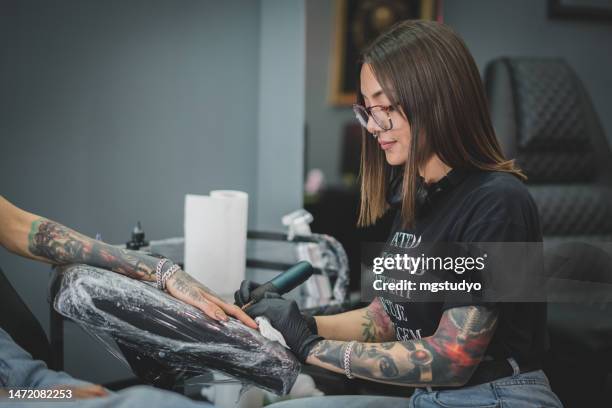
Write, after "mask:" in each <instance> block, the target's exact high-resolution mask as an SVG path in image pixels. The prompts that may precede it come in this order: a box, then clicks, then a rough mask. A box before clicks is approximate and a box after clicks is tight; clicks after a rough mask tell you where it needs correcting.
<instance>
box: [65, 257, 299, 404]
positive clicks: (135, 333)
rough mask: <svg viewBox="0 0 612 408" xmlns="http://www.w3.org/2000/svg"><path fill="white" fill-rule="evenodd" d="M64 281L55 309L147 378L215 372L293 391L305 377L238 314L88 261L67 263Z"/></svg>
mask: <svg viewBox="0 0 612 408" xmlns="http://www.w3.org/2000/svg"><path fill="white" fill-rule="evenodd" d="M58 279H61V282H60V283H59V289H58V292H57V295H56V296H55V299H54V307H55V309H56V310H57V311H58V312H59V313H60V314H62V315H64V316H66V317H68V318H70V319H71V320H73V321H75V322H77V323H78V324H79V325H81V326H82V327H83V328H84V329H85V330H86V331H88V332H89V333H90V334H92V335H93V336H94V337H96V338H98V339H100V340H101V341H102V343H103V344H104V345H105V346H106V347H107V348H108V350H109V351H110V352H111V353H112V354H113V355H115V356H116V357H117V358H119V359H120V360H121V361H123V362H124V363H126V364H128V365H129V366H130V367H131V368H132V370H133V371H134V373H135V374H136V375H137V376H138V377H140V378H142V379H143V380H145V381H147V382H152V383H155V382H158V381H161V380H163V379H164V378H166V381H167V379H171V380H172V379H176V378H181V379H186V378H191V377H195V376H199V375H202V374H207V373H208V370H209V369H212V370H217V371H220V372H222V373H224V374H226V375H228V376H230V377H233V378H236V379H238V380H240V381H241V382H243V383H245V384H252V385H255V386H257V387H261V388H264V389H266V390H269V391H271V392H274V393H276V394H280V395H285V394H287V393H288V392H289V390H290V389H291V387H292V385H293V383H294V382H295V380H296V378H297V376H298V374H299V370H300V364H299V362H298V361H297V360H296V359H295V357H294V356H293V355H292V354H291V353H290V352H289V351H288V350H287V349H285V348H284V347H283V346H281V345H280V344H278V343H276V342H273V341H270V340H267V339H266V338H264V337H263V336H262V335H261V334H260V333H259V332H258V331H256V330H253V329H250V328H249V327H247V326H245V325H244V324H242V323H240V322H239V321H237V320H235V319H232V318H230V320H229V321H228V322H226V323H221V322H217V321H215V320H213V319H210V318H208V317H207V316H206V315H204V314H203V313H202V312H200V311H199V310H198V309H196V308H194V307H192V306H189V305H187V304H185V303H183V302H180V301H178V300H176V299H174V298H173V297H171V296H169V295H167V294H166V293H164V292H161V291H159V290H157V289H156V288H155V287H153V286H152V285H149V284H147V283H144V282H140V281H137V280H134V279H130V278H127V277H125V276H122V275H119V274H116V273H113V272H109V271H105V270H102V269H97V268H93V267H89V266H85V265H72V266H68V267H64V268H61V269H60V270H58ZM171 380H170V381H171Z"/></svg>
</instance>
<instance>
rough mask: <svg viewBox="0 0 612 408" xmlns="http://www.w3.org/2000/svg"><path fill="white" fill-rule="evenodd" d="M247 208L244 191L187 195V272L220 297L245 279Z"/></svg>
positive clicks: (229, 292)
mask: <svg viewBox="0 0 612 408" xmlns="http://www.w3.org/2000/svg"><path fill="white" fill-rule="evenodd" d="M248 207H249V196H248V194H247V193H244V192H242V191H232V190H215V191H211V192H210V195H209V196H204V195H194V194H187V195H186V196H185V271H186V272H187V273H188V274H190V275H191V276H193V277H194V278H195V279H197V280H199V281H200V282H201V283H202V284H204V285H206V286H208V287H209V288H210V289H211V290H213V291H214V292H216V293H217V294H218V295H220V296H224V297H226V296H230V295H231V294H233V293H234V291H236V290H237V289H238V288H239V287H240V282H242V280H243V279H244V276H245V275H244V274H245V268H246V239H247V238H246V236H247V213H248Z"/></svg>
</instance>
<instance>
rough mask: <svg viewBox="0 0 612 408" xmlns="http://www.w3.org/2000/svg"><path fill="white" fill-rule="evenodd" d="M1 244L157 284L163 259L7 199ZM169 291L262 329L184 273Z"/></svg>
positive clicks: (0, 202)
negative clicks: (157, 269) (83, 231)
mask: <svg viewBox="0 0 612 408" xmlns="http://www.w3.org/2000/svg"><path fill="white" fill-rule="evenodd" d="M0 245H2V246H3V247H5V248H6V249H8V250H9V251H11V252H14V253H16V254H18V255H21V256H24V257H27V258H31V259H36V260H39V261H43V262H47V263H51V264H55V265H65V264H72V263H83V264H87V265H91V266H95V267H98V268H103V269H108V270H111V271H113V272H117V273H120V274H123V275H126V276H129V277H131V278H134V279H139V280H146V281H154V280H155V266H156V265H157V262H158V261H159V259H157V258H155V257H152V256H149V255H146V254H144V253H141V252H137V251H129V250H126V249H122V248H118V247H115V246H112V245H109V244H106V243H104V242H102V241H97V240H95V239H92V238H89V237H87V236H85V235H83V234H80V233H78V232H76V231H74V230H72V229H70V228H68V227H65V226H64V225H62V224H59V223H57V222H55V221H51V220H48V219H46V218H42V217H40V216H38V215H35V214H31V213H28V212H26V211H23V210H21V209H20V208H18V207H16V206H14V205H12V204H11V203H9V202H8V201H7V200H6V199H4V198H3V197H2V196H0ZM166 289H167V290H168V292H169V293H170V294H171V295H172V296H174V297H175V298H177V299H180V300H182V301H183V302H185V303H188V304H190V305H192V306H195V307H197V308H198V309H200V310H202V311H203V312H204V313H205V314H207V315H208V316H210V317H211V318H213V319H216V320H227V315H226V313H227V314H229V315H232V316H234V317H236V318H237V319H240V320H241V321H242V322H243V323H245V324H247V325H248V326H251V327H253V328H256V327H257V324H256V323H255V321H254V320H253V319H251V318H250V317H249V316H248V315H247V314H246V313H245V312H243V311H242V310H241V309H240V308H239V307H238V306H235V305H231V304H228V303H225V302H223V301H222V300H221V299H219V298H218V297H217V296H216V295H215V294H214V293H212V292H211V291H210V290H209V289H208V288H207V287H206V286H204V285H202V284H201V283H199V282H198V281H196V280H195V279H193V278H192V277H191V276H190V275H188V274H187V273H185V272H184V271H183V270H179V271H177V272H176V273H175V274H174V275H172V276H171V277H170V278H169V279H168V281H167V282H166Z"/></svg>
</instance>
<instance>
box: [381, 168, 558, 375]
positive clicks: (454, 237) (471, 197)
mask: <svg viewBox="0 0 612 408" xmlns="http://www.w3.org/2000/svg"><path fill="white" fill-rule="evenodd" d="M444 182H445V183H446V186H445V189H444V191H443V192H442V193H438V194H437V195H435V196H434V199H433V200H432V202H429V203H427V204H426V205H427V207H428V208H426V209H425V210H426V212H425V213H424V214H423V213H421V215H420V216H418V217H417V219H416V220H415V225H414V228H411V229H402V228H400V227H399V226H400V225H401V222H400V214H399V211H398V214H397V216H396V218H395V222H394V224H393V228H392V231H391V234H390V236H389V239H388V241H387V248H388V250H390V251H391V252H392V251H393V247H394V246H395V247H400V245H401V243H405V242H416V241H418V240H419V239H421V241H422V242H541V241H542V233H541V227H540V221H539V217H538V211H537V207H536V205H535V203H534V201H533V199H532V197H531V195H530V194H529V192H528V191H527V188H526V187H525V186H524V184H523V183H522V181H520V180H519V179H518V178H517V177H516V176H513V175H512V174H509V173H504V172H485V171H470V172H465V171H458V170H453V171H451V172H450V173H449V175H448V176H447V178H446V180H444ZM434 187H435V186H434ZM430 190H431V188H430ZM398 244H399V245H398ZM380 300H381V302H382V304H383V306H384V309H385V311H386V312H387V314H388V315H389V317H390V319H391V320H392V322H393V324H394V326H395V333H396V338H397V340H398V341H404V340H413V339H418V338H422V337H427V336H430V335H432V334H434V332H435V331H436V329H437V327H438V324H439V322H440V318H441V316H442V313H443V312H444V311H445V310H446V309H450V308H453V307H459V306H464V305H466V304H469V302H468V303H465V302H463V303H462V304H457V303H456V302H429V303H424V302H396V301H394V300H390V299H384V298H383V297H380ZM477 303H478V302H477V301H475V302H474V303H472V304H477ZM488 307H496V308H497V309H498V312H499V315H498V316H499V317H498V326H497V328H496V331H495V334H494V337H493V338H492V340H491V342H490V344H489V347H488V349H487V352H486V353H485V355H487V356H491V357H493V358H496V359H503V358H507V357H514V358H515V359H516V360H517V361H518V362H519V364H520V363H521V362H524V363H525V362H530V363H532V362H537V361H538V360H539V358H541V356H542V353H543V352H544V351H545V350H546V349H547V348H548V337H547V330H546V303H501V302H500V303H496V304H490V303H489V304H488Z"/></svg>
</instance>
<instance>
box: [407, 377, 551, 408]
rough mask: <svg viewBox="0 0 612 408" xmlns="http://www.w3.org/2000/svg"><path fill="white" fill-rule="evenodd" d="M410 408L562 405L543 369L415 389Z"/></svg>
mask: <svg viewBox="0 0 612 408" xmlns="http://www.w3.org/2000/svg"><path fill="white" fill-rule="evenodd" d="M408 407H409V408H434V407H435V408H439V407H444V408H467V407H470V408H562V407H563V404H562V403H561V401H559V399H558V398H557V396H556V395H555V394H554V393H553V392H552V390H551V389H550V385H549V383H548V378H546V374H544V372H543V371H542V370H537V371H530V372H527V373H522V374H518V375H512V376H510V377H504V378H500V379H498V380H495V381H492V382H488V383H484V384H480V385H475V386H472V387H465V388H459V389H456V390H444V391H431V392H429V391H427V390H424V389H422V388H419V389H417V390H416V391H415V392H414V394H413V395H412V397H411V398H410V404H409V405H408Z"/></svg>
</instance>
